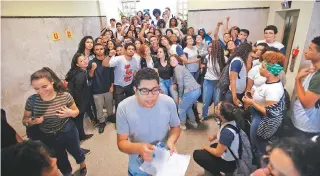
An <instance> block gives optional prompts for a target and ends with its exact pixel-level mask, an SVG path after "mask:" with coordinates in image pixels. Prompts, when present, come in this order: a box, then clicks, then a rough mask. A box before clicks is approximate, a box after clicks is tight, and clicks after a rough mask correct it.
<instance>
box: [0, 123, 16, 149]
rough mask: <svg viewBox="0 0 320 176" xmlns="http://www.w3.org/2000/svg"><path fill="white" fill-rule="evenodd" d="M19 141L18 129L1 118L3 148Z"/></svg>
mask: <svg viewBox="0 0 320 176" xmlns="http://www.w3.org/2000/svg"><path fill="white" fill-rule="evenodd" d="M16 143H18V141H17V139H16V131H15V130H14V129H13V128H12V127H11V126H10V125H9V124H8V122H6V121H5V120H1V149H3V148H5V147H9V146H12V145H14V144H16Z"/></svg>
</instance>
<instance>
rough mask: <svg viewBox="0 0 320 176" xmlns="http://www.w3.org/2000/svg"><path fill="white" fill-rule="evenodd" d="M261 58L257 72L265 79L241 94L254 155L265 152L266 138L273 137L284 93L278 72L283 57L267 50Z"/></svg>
mask: <svg viewBox="0 0 320 176" xmlns="http://www.w3.org/2000/svg"><path fill="white" fill-rule="evenodd" d="M262 58H263V63H262V64H261V68H260V75H261V76H263V77H265V78H266V82H265V84H263V85H261V86H260V87H258V88H257V89H256V90H255V91H254V92H247V93H246V95H245V96H244V97H243V101H244V103H245V105H246V106H250V107H249V110H250V113H251V115H252V122H251V129H250V139H251V144H252V147H253V149H254V150H255V152H256V155H257V156H258V157H259V156H261V155H262V154H264V153H265V152H266V145H267V143H268V141H270V140H273V139H274V138H275V137H276V132H278V131H279V129H280V126H281V124H282V121H283V117H284V111H285V93H284V88H283V85H282V83H281V81H280V78H279V76H278V75H279V73H280V72H281V71H282V70H283V63H284V60H285V58H286V57H285V56H284V55H283V54H281V53H277V52H267V53H265V54H264V55H263V56H262Z"/></svg>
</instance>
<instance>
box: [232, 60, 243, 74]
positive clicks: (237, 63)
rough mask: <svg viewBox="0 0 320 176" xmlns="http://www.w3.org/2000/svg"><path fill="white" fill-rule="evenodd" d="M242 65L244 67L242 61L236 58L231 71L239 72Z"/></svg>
mask: <svg viewBox="0 0 320 176" xmlns="http://www.w3.org/2000/svg"><path fill="white" fill-rule="evenodd" d="M241 67H242V64H241V61H240V60H235V61H233V62H232V63H231V65H230V71H233V72H237V73H238V74H239V73H240V71H241Z"/></svg>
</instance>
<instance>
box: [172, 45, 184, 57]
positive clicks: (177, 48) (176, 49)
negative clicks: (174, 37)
mask: <svg viewBox="0 0 320 176" xmlns="http://www.w3.org/2000/svg"><path fill="white" fill-rule="evenodd" d="M170 50H171V52H173V54H176V55H178V56H182V55H183V54H184V52H183V49H182V47H181V46H180V45H177V44H173V45H172V46H171V48H170Z"/></svg>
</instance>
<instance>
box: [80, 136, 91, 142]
mask: <svg viewBox="0 0 320 176" xmlns="http://www.w3.org/2000/svg"><path fill="white" fill-rule="evenodd" d="M92 136H93V134H86V135H85V136H84V138H83V139H82V140H81V141H85V140H88V139H90V138H92Z"/></svg>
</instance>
